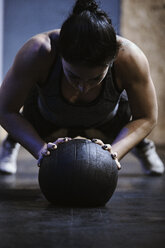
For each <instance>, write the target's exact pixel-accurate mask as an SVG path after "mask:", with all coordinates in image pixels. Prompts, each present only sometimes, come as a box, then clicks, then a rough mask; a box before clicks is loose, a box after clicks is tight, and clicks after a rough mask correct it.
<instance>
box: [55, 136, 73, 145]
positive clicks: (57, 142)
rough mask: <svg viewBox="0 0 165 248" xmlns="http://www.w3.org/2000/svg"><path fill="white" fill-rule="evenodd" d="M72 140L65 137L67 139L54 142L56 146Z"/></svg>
mask: <svg viewBox="0 0 165 248" xmlns="http://www.w3.org/2000/svg"><path fill="white" fill-rule="evenodd" d="M69 140H71V138H68V137H65V138H58V139H57V140H56V141H55V142H53V143H54V144H55V145H58V144H60V143H63V142H67V141H69Z"/></svg>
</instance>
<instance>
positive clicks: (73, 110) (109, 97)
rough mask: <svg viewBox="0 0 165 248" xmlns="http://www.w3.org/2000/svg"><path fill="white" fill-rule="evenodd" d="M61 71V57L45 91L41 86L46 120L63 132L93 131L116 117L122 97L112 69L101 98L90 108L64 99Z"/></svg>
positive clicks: (92, 103)
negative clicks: (70, 129) (81, 129)
mask: <svg viewBox="0 0 165 248" xmlns="http://www.w3.org/2000/svg"><path fill="white" fill-rule="evenodd" d="M62 71H63V68H62V62H61V57H60V56H59V55H58V56H57V60H56V63H55V64H54V67H53V68H52V71H51V73H50V75H49V77H48V81H47V82H46V84H45V85H44V86H43V87H39V86H38V91H39V96H38V106H39V110H40V112H41V114H42V115H43V117H44V118H45V119H47V120H48V121H49V122H52V123H54V124H55V125H56V126H59V127H63V128H69V127H72V128H74V127H76V128H90V127H96V126H99V125H101V124H103V123H105V122H107V121H109V120H111V119H112V118H113V117H114V116H115V115H116V113H117V110H118V107H119V101H120V98H121V96H122V94H121V93H120V92H119V91H118V90H117V89H116V87H115V85H114V82H113V78H112V68H111V67H109V70H108V72H107V75H106V77H105V78H104V80H103V82H102V84H103V87H102V89H101V92H100V94H99V96H98V97H97V98H96V99H95V100H94V101H92V102H91V103H87V104H73V103H70V102H68V101H67V100H66V99H65V98H64V97H63V95H62V92H61V76H62Z"/></svg>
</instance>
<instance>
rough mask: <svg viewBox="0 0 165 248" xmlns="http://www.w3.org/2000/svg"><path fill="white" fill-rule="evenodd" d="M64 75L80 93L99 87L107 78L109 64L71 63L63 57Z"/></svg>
mask: <svg viewBox="0 0 165 248" xmlns="http://www.w3.org/2000/svg"><path fill="white" fill-rule="evenodd" d="M62 65H63V71H64V75H65V77H66V79H67V81H68V83H69V84H70V85H71V86H72V87H73V88H74V89H75V90H76V91H77V92H79V93H80V94H86V93H87V92H89V91H90V90H91V89H93V88H95V87H97V86H98V85H99V84H100V83H101V82H102V81H103V79H104V78H105V76H106V74H107V72H108V68H109V65H107V66H97V67H87V66H78V65H72V64H69V63H68V62H67V61H66V60H64V59H63V58H62Z"/></svg>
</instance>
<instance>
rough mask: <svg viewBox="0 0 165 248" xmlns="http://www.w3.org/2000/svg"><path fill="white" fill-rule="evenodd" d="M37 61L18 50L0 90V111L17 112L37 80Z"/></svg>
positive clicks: (25, 52) (26, 52)
mask: <svg viewBox="0 0 165 248" xmlns="http://www.w3.org/2000/svg"><path fill="white" fill-rule="evenodd" d="M38 67H39V65H38V64H37V59H36V58H34V56H32V55H31V54H30V53H28V51H24V49H22V50H20V51H19V52H18V54H17V55H16V57H15V60H14V63H13V65H12V67H11V68H10V69H9V71H8V73H7V74H6V76H5V78H4V80H3V83H2V85H1V88H0V111H1V112H2V111H12V112H13V111H14V112H16V111H17V112H18V111H19V110H20V108H21V107H22V106H23V104H24V101H25V99H26V98H27V96H28V94H29V92H30V90H31V89H32V87H33V86H34V85H35V84H36V82H37V81H38V79H39V76H38V75H39V72H38V71H37V70H39V69H38Z"/></svg>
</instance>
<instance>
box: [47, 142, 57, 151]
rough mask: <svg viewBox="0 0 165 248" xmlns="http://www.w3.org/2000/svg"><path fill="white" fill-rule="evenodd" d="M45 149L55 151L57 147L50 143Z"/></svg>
mask: <svg viewBox="0 0 165 248" xmlns="http://www.w3.org/2000/svg"><path fill="white" fill-rule="evenodd" d="M47 149H48V150H55V149H57V145H56V144H54V143H52V142H49V143H48V144H47Z"/></svg>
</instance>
